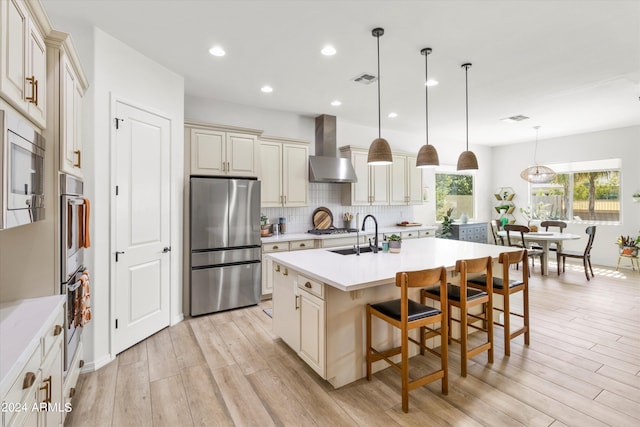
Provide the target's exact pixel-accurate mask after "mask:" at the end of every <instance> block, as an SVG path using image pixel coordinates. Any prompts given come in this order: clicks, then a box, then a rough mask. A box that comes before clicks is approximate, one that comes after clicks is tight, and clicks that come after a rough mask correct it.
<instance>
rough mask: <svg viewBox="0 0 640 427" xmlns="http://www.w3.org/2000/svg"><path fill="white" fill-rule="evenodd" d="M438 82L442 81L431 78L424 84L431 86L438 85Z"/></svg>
mask: <svg viewBox="0 0 640 427" xmlns="http://www.w3.org/2000/svg"><path fill="white" fill-rule="evenodd" d="M438 83H440V82H439V81H437V80H433V79H429V80H427V81H426V82H425V83H424V84H425V86H429V87H431V86H437V85H438Z"/></svg>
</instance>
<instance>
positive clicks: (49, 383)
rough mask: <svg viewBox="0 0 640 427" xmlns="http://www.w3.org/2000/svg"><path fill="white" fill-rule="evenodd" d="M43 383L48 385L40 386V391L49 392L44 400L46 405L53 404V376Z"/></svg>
mask: <svg viewBox="0 0 640 427" xmlns="http://www.w3.org/2000/svg"><path fill="white" fill-rule="evenodd" d="M42 382H43V383H46V384H44V385H42V386H40V390H47V397H45V399H44V400H43V402H44V403H51V375H49V378H47V379H44V380H42Z"/></svg>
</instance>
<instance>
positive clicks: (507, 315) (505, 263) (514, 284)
mask: <svg viewBox="0 0 640 427" xmlns="http://www.w3.org/2000/svg"><path fill="white" fill-rule="evenodd" d="M526 260H527V250H526V249H524V250H522V251H518V252H502V253H501V254H500V255H499V257H498V262H499V263H500V264H502V278H500V277H493V293H494V294H499V295H502V298H503V301H504V308H503V309H500V308H494V310H498V311H501V312H502V313H503V314H504V322H503V323H500V321H498V320H494V321H493V324H494V325H498V326H502V327H503V329H504V354H505V356H510V355H511V340H512V339H514V338H516V337H518V336H520V335H522V334H524V343H525V345H529V332H530V329H529V271H528V270H529V264H528V263H527V262H526ZM522 261H524V262H523V263H522V280H510V279H509V267H511V266H512V265H514V264H515V265H518V264H519V263H520V262H522ZM505 283H508V284H509V285H508V286H507V287H506V288H505V285H504V284H505ZM468 284H469V286H471V287H473V288H476V289H480V290H481V291H484V292H487V276H486V275H482V276H480V277H476V278H473V279H469V281H468ZM516 292H522V313H517V312H513V311H511V301H510V298H511V295H513V294H515V293H516ZM511 316H516V317H520V318H521V319H522V322H523V326H522V328H520V329H518V330H516V331H513V332H511ZM494 319H495V318H494Z"/></svg>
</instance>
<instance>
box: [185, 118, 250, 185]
mask: <svg viewBox="0 0 640 427" xmlns="http://www.w3.org/2000/svg"><path fill="white" fill-rule="evenodd" d="M260 133H261V131H254V130H250V129H239V128H228V127H224V128H222V127H218V126H215V125H209V124H206V123H197V122H185V145H186V146H187V147H189V158H190V171H189V173H190V174H191V175H210V176H225V175H229V176H250V177H255V176H258V173H257V169H258V142H257V141H258V135H259V134H260Z"/></svg>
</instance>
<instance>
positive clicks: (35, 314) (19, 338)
mask: <svg viewBox="0 0 640 427" xmlns="http://www.w3.org/2000/svg"><path fill="white" fill-rule="evenodd" d="M64 302H65V296H64V295H52V296H47V297H40V298H29V299H23V300H18V301H12V302H7V303H3V304H0V343H2V344H1V345H2V347H1V348H0V396H4V395H5V393H6V392H7V391H8V390H9V387H11V385H12V383H11V381H12V380H14V379H15V376H16V375H17V374H18V373H19V372H20V370H21V369H22V366H24V364H25V363H26V362H27V361H28V360H29V357H31V355H32V354H33V350H34V349H35V348H36V347H37V346H38V344H39V343H40V337H42V336H43V335H44V334H45V333H46V329H47V328H48V327H49V326H50V325H51V323H52V322H53V320H54V319H55V316H56V314H57V313H58V310H59V308H60V306H62V305H63V304H64Z"/></svg>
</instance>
